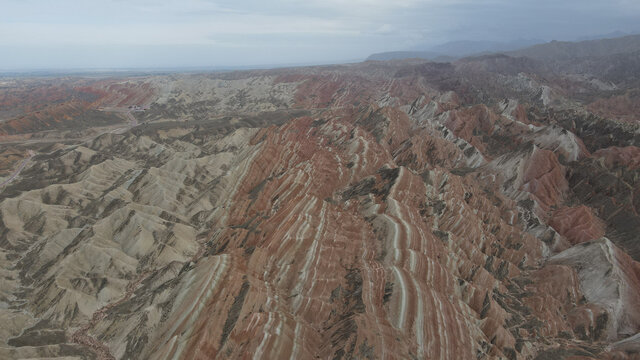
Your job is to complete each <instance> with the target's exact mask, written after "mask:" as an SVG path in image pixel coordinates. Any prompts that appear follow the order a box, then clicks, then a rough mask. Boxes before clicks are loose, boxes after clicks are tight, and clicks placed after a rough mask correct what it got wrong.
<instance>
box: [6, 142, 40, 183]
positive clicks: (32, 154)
mask: <svg viewBox="0 0 640 360" xmlns="http://www.w3.org/2000/svg"><path fill="white" fill-rule="evenodd" d="M35 155H36V153H35V152H34V151H33V150H29V157H28V158H26V159H23V160H22V161H21V162H20V165H18V168H17V169H16V170H15V171H14V172H13V174H11V176H9V178H7V179H6V180H4V181H3V182H2V183H0V188H4V187H5V186H6V185H8V184H9V183H10V182H11V181H13V179H15V178H16V177H17V176H18V175H20V172H21V171H22V170H23V169H24V167H25V166H27V164H28V163H29V161H30V160H31V158H33V157H34V156H35Z"/></svg>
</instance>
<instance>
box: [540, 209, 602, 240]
mask: <svg viewBox="0 0 640 360" xmlns="http://www.w3.org/2000/svg"><path fill="white" fill-rule="evenodd" d="M549 225H550V226H551V227H553V228H554V229H555V230H556V231H557V232H558V233H559V234H560V235H562V236H564V237H566V238H567V239H568V240H569V242H570V243H571V244H574V245H575V244H579V243H583V242H585V241H589V240H593V239H598V238H601V237H602V236H604V233H605V231H604V227H605V225H604V223H603V222H602V220H600V219H599V218H598V217H597V216H595V215H594V214H593V210H591V208H589V207H587V206H585V205H582V206H576V207H564V208H561V209H559V210H556V211H554V212H553V216H552V218H551V219H550V220H549Z"/></svg>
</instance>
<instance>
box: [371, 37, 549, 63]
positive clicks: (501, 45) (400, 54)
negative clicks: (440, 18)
mask: <svg viewBox="0 0 640 360" xmlns="http://www.w3.org/2000/svg"><path fill="white" fill-rule="evenodd" d="M543 42H544V40H534V39H528V40H525V39H520V40H514V41H510V42H498V41H471V40H462V41H450V42H447V43H444V44H441V45H436V46H433V47H431V48H429V49H426V50H424V51H422V50H410V51H392V52H383V53H377V54H373V55H371V56H369V57H368V58H367V60H382V61H383V60H396V59H409V58H419V59H428V60H434V61H443V62H446V61H451V60H455V59H457V58H461V57H465V56H470V55H482V54H489V53H495V52H502V51H511V50H517V49H522V48H525V47H528V46H532V45H536V44H541V43H543Z"/></svg>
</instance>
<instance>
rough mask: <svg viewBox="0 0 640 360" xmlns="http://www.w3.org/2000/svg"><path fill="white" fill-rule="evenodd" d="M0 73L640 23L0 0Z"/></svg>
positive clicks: (275, 4) (234, 61)
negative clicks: (1, 71)
mask: <svg viewBox="0 0 640 360" xmlns="http://www.w3.org/2000/svg"><path fill="white" fill-rule="evenodd" d="M0 8H1V9H2V11H1V12H0V54H1V56H0V70H29V69H78V68H82V69H100V68H108V69H116V68H180V67H207V68H215V67H247V66H261V65H279V64H320V63H336V62H345V61H359V60H362V59H364V58H366V57H367V56H368V55H370V54H371V53H375V52H382V51H394V50H419V49H425V48H427V47H429V46H433V45H437V44H440V43H444V42H447V41H452V40H491V41H511V40H514V39H541V40H545V41H548V40H553V39H556V40H575V39H578V38H580V37H584V36H590V35H597V34H605V33H610V32H613V31H623V32H628V33H632V32H638V31H640V1H636V0H567V1H557V0H554V1H551V0H477V1H472V0H451V1H443V0H423V1H420V0H395V1H388V0H387V1H385V0H351V1H339V0H307V1H294V0H275V1H259V0H236V1H229V0H221V1H209V0H165V1H152V0H130V1H125V0H102V1H95V0H84V1H80V0H59V1H56V2H51V1H46V0H0Z"/></svg>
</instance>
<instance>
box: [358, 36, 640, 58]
mask: <svg viewBox="0 0 640 360" xmlns="http://www.w3.org/2000/svg"><path fill="white" fill-rule="evenodd" d="M639 38H640V35H630V34H628V33H624V32H621V31H616V32H612V33H608V34H603V35H596V36H588V37H582V38H579V39H578V40H577V41H576V42H571V41H555V40H554V41H551V42H545V41H544V40H536V39H528V40H525V39H520V40H514V41H510V42H497V41H466V40H463V41H451V42H447V43H444V44H441V45H437V46H433V47H431V48H428V49H426V50H409V51H391V52H382V53H376V54H372V55H371V56H369V57H368V58H367V60H379V61H385V60H398V59H409V58H418V59H427V60H432V61H439V62H448V61H453V60H456V59H459V58H463V57H467V56H480V55H487V54H493V53H505V54H507V55H510V56H526V57H530V58H532V59H537V60H550V59H554V60H560V59H568V58H572V57H573V58H575V57H585V56H605V55H610V54H616V53H628V52H633V51H636V50H640V41H639V40H638V39H639Z"/></svg>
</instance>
